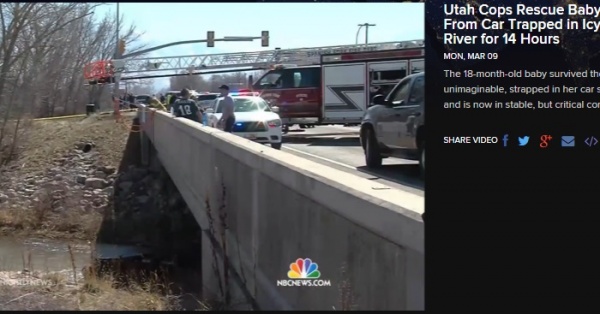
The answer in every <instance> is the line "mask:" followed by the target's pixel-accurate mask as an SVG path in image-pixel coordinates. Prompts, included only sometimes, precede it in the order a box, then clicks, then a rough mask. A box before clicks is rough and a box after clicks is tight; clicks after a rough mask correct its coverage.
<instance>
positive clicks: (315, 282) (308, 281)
mask: <svg viewBox="0 0 600 314" xmlns="http://www.w3.org/2000/svg"><path fill="white" fill-rule="evenodd" d="M287 277H288V280H277V286H280V287H301V286H304V287H330V286H331V282H330V281H329V280H323V279H320V278H321V271H320V270H319V264H317V263H315V262H313V261H312V260H311V259H310V258H298V259H296V261H295V262H293V263H291V264H290V269H289V270H288V272H287Z"/></svg>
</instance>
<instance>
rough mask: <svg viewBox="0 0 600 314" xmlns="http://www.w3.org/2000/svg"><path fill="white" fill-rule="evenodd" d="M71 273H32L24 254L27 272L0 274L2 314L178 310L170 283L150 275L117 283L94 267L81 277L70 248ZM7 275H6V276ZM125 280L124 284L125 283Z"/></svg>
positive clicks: (84, 270)
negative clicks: (19, 313)
mask: <svg viewBox="0 0 600 314" xmlns="http://www.w3.org/2000/svg"><path fill="white" fill-rule="evenodd" d="M69 252H70V253H71V267H72V270H71V271H66V270H65V271H62V272H46V273H40V272H38V271H36V270H34V269H33V263H32V261H31V256H30V255H28V254H24V257H23V264H24V265H23V267H24V268H25V269H28V271H27V272H25V273H23V272H21V273H17V272H8V273H12V275H10V277H11V278H13V279H12V280H7V279H6V278H7V277H6V274H7V272H0V309H2V310H14V311H23V310H107V311H110V310H132V311H144V310H150V311H160V310H171V309H176V308H177V305H178V303H177V300H178V299H177V298H176V297H174V296H172V295H171V294H170V291H169V289H168V287H169V285H168V284H167V282H168V281H167V280H166V279H165V278H162V277H160V276H158V275H157V274H156V273H150V274H148V275H145V276H139V275H138V276H134V275H133V274H126V275H125V276H121V277H120V278H122V279H121V280H116V279H115V277H114V276H112V275H110V274H104V275H102V276H101V275H99V274H98V271H97V270H96V268H95V267H93V266H88V267H85V268H84V269H83V271H82V272H81V273H79V274H78V272H77V269H78V267H77V265H75V259H74V257H73V254H72V250H71V247H70V246H69ZM3 273H4V274H3ZM123 277H125V280H123Z"/></svg>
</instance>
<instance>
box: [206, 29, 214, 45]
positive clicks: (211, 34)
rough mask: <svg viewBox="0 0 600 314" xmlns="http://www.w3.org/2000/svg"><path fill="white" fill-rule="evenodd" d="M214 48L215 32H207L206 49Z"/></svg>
mask: <svg viewBox="0 0 600 314" xmlns="http://www.w3.org/2000/svg"><path fill="white" fill-rule="evenodd" d="M214 46H215V32H214V31H208V32H206V47H214Z"/></svg>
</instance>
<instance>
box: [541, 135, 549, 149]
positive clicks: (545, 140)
mask: <svg viewBox="0 0 600 314" xmlns="http://www.w3.org/2000/svg"><path fill="white" fill-rule="evenodd" d="M551 140H552V136H551V135H547V134H544V135H542V136H540V148H547V147H548V145H549V143H550V141H551Z"/></svg>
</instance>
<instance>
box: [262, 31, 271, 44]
mask: <svg viewBox="0 0 600 314" xmlns="http://www.w3.org/2000/svg"><path fill="white" fill-rule="evenodd" d="M260 37H261V46H262V47H269V31H262V34H261V36H260Z"/></svg>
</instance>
